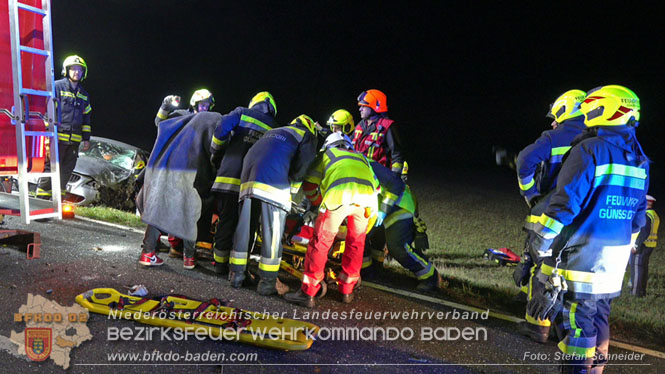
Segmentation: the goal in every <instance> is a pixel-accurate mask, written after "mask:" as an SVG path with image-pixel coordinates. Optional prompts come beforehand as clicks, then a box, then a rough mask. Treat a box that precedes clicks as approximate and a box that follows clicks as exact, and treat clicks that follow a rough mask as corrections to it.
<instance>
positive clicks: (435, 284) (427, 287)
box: [416, 270, 441, 292]
mask: <svg viewBox="0 0 665 374" xmlns="http://www.w3.org/2000/svg"><path fill="white" fill-rule="evenodd" d="M440 285H441V275H439V272H438V271H436V270H434V274H432V275H431V276H429V277H427V278H425V279H423V280H421V281H419V282H418V285H417V286H416V290H418V291H421V292H428V291H434V290H436V289H438V288H440Z"/></svg>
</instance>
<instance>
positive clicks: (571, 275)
mask: <svg viewBox="0 0 665 374" xmlns="http://www.w3.org/2000/svg"><path fill="white" fill-rule="evenodd" d="M648 187H649V164H648V160H647V158H646V156H645V155H644V154H643V152H642V149H641V147H640V145H639V143H638V142H637V139H636V138H635V128H633V127H628V126H617V127H600V128H598V131H597V135H596V136H593V137H590V138H587V139H585V140H583V141H582V142H580V143H579V144H577V145H575V146H574V147H573V148H572V149H571V151H570V154H569V155H568V158H567V159H566V162H565V163H564V164H563V166H562V168H561V172H560V173H559V180H558V186H557V188H556V190H555V191H554V194H553V195H552V197H551V199H550V202H549V204H548V206H547V207H546V209H545V211H544V213H543V214H542V215H541V217H540V219H539V221H538V223H537V224H536V230H535V232H536V233H537V234H538V235H539V236H540V237H541V238H543V239H545V240H544V242H543V246H547V247H548V248H551V249H552V253H551V257H545V258H544V263H543V265H542V268H541V269H542V271H543V273H545V274H548V272H549V273H551V272H552V271H553V269H554V266H555V261H556V258H557V256H558V255H559V253H560V252H562V253H561V263H560V264H559V266H558V271H559V272H560V273H562V274H563V276H564V277H565V278H566V280H567V281H568V292H572V293H573V297H576V298H580V299H584V298H588V299H604V298H613V297H616V296H618V295H619V294H620V292H621V285H622V281H623V273H624V271H625V269H626V264H627V263H628V258H629V256H630V250H631V247H632V244H633V243H634V238H636V237H637V234H638V233H639V231H640V228H641V227H642V226H643V225H644V224H645V221H646V217H645V210H646V191H648ZM552 240H553V241H552ZM550 243H551V246H550ZM536 250H537V251H539V252H540V253H545V251H546V250H547V248H536Z"/></svg>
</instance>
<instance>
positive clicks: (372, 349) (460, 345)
mask: <svg viewBox="0 0 665 374" xmlns="http://www.w3.org/2000/svg"><path fill="white" fill-rule="evenodd" d="M7 228H12V229H16V228H23V229H30V230H32V231H38V232H40V233H41V237H42V242H43V244H42V250H41V258H40V259H36V260H26V259H25V253H24V252H21V251H20V250H18V249H17V248H16V247H12V246H4V247H2V248H0V274H1V275H0V279H2V282H0V290H1V291H0V295H2V296H3V297H2V303H0V361H1V363H0V372H7V373H19V372H20V373H51V372H53V373H59V372H63V369H62V368H61V367H59V366H56V365H55V364H54V363H53V361H51V360H46V361H44V362H33V361H30V360H29V359H28V358H26V356H24V355H18V354H17V352H16V350H17V349H16V345H14V344H13V343H11V342H10V341H9V339H8V337H9V336H10V334H11V331H12V330H14V331H17V332H21V331H23V329H24V328H25V325H24V324H23V323H21V322H14V320H13V315H14V313H16V312H17V311H18V309H19V307H20V306H21V305H22V304H24V303H25V302H26V299H27V294H28V293H32V294H38V295H42V296H44V297H46V298H48V299H50V300H53V301H56V302H58V303H59V304H60V305H63V306H69V305H72V304H73V303H74V298H75V296H76V295H78V294H80V293H82V292H84V291H86V290H88V289H92V288H97V287H112V288H116V289H118V290H124V286H126V285H134V284H143V285H145V286H146V287H147V288H148V290H149V291H150V294H151V295H162V294H168V293H177V294H182V295H187V296H189V297H191V298H196V299H200V300H207V299H210V298H212V297H218V298H226V299H230V300H232V301H233V302H232V305H233V306H236V307H240V308H243V309H248V310H254V311H269V312H272V313H274V312H278V313H284V315H285V316H287V317H291V318H294V317H295V318H299V319H306V320H307V321H309V322H312V323H315V324H318V325H319V326H321V327H322V335H321V337H320V339H319V340H318V341H315V342H314V344H313V346H312V347H311V348H310V349H309V350H307V351H293V352H283V351H278V350H272V349H265V348H259V347H255V346H251V345H243V344H239V343H235V342H225V341H214V340H210V339H204V340H197V339H196V338H192V337H190V338H189V339H187V341H183V340H181V341H176V340H173V339H172V338H173V335H169V336H167V338H166V339H162V338H161V336H153V339H151V340H148V341H145V340H144V341H135V340H129V341H110V340H109V337H110V333H109V331H111V330H109V329H113V328H115V327H130V328H132V329H133V328H135V327H139V326H144V325H141V324H139V323H136V322H133V321H115V320H109V319H108V318H107V317H106V316H103V315H99V314H91V317H90V320H89V321H88V323H87V325H88V327H89V328H90V331H91V333H92V335H93V339H92V340H90V341H87V342H84V343H83V344H81V346H80V347H76V348H73V350H72V351H71V355H70V357H71V366H70V368H69V369H68V370H67V372H70V373H93V372H94V373H106V372H117V371H121V372H123V373H146V372H157V371H162V370H167V371H168V372H173V373H180V372H183V373H244V372H258V373H347V372H353V373H400V374H406V373H554V372H557V369H556V362H557V361H556V355H557V348H556V343H555V342H550V343H548V344H546V345H540V344H536V343H532V342H531V341H529V340H528V339H527V338H524V337H522V336H521V335H519V334H518V333H517V326H516V325H515V324H514V323H512V322H505V321H501V320H497V319H492V318H490V319H483V318H481V317H475V318H468V319H464V315H463V314H462V312H463V311H462V310H456V309H451V308H448V307H445V306H442V305H439V304H433V303H428V302H424V301H421V300H417V299H412V298H407V297H403V296H399V295H395V294H392V293H388V292H383V291H379V290H376V289H372V288H369V287H362V288H361V289H360V290H358V291H357V296H356V300H355V301H354V302H353V304H351V305H345V304H342V303H340V302H338V301H337V298H338V294H337V292H336V291H335V290H331V291H330V292H329V294H328V295H327V296H326V298H324V299H323V300H321V301H319V303H318V305H317V308H316V309H315V311H317V312H320V313H321V315H318V316H313V315H312V314H310V315H307V314H306V313H311V312H312V311H311V310H308V309H305V308H300V307H294V306H292V305H291V304H288V303H287V302H285V301H284V300H283V299H281V298H279V297H261V296H259V295H258V294H256V292H255V291H254V290H252V289H240V290H236V289H233V288H231V287H230V286H229V283H228V281H226V280H225V279H221V278H220V277H218V276H216V275H215V274H214V273H213V272H212V271H210V269H209V268H206V267H205V266H204V267H197V268H196V269H195V270H184V269H183V267H182V261H181V260H179V259H171V258H168V256H167V255H166V254H165V253H163V254H161V257H162V258H163V259H165V260H166V264H165V265H164V266H162V267H160V268H143V267H142V266H140V265H138V263H137V260H138V257H139V252H140V244H141V239H142V237H143V235H142V234H141V233H140V232H136V231H131V230H123V229H119V228H115V227H109V226H105V225H101V224H99V223H94V222H89V221H82V220H66V221H53V222H50V223H32V224H31V225H29V227H25V226H23V225H22V224H20V222H19V220H18V218H16V217H5V224H4V225H3V226H1V227H0V229H7ZM95 247H98V248H101V250H99V249H95ZM282 279H283V280H284V281H285V282H286V283H287V284H289V285H290V286H291V287H297V286H298V284H299V283H298V282H297V281H295V279H294V278H292V277H291V276H288V275H283V276H282ZM409 282H411V281H410V280H405V281H403V282H399V284H398V283H395V284H393V286H394V287H396V288H397V287H404V286H405V285H406V286H409V285H410V283H409ZM324 312H329V313H331V314H332V313H333V312H337V313H340V314H339V315H338V316H337V318H333V317H332V316H326V315H324ZM344 312H346V316H347V318H345V319H342V316H341V313H344ZM377 312H378V313H379V314H380V315H379V316H378V318H377V315H376V313H377ZM384 312H388V313H387V314H384ZM390 312H401V313H402V314H400V316H399V317H395V316H394V315H390ZM404 312H406V314H407V315H408V317H407V318H403V317H404V315H403V313H404ZM438 312H440V314H439V315H437V314H436V313H438ZM431 313H433V314H431ZM337 327H345V328H349V329H351V328H354V327H359V328H371V331H375V332H376V331H379V332H380V331H381V329H384V330H390V331H393V332H394V333H395V332H397V333H399V337H397V338H395V339H392V338H391V337H390V338H385V337H383V336H382V335H381V334H380V333H379V334H377V335H376V337H373V336H372V335H371V334H365V335H363V337H362V338H356V339H346V340H345V339H343V338H341V337H338V336H334V332H333V331H334V330H332V329H333V328H337ZM366 331H370V330H366ZM434 331H436V332H437V333H436V335H434V336H432V332H434ZM457 331H467V333H468V334H469V335H468V336H467V339H466V340H465V339H463V338H462V337H461V336H459V335H458V334H457ZM324 333H325V336H324ZM169 337H170V338H171V340H169ZM455 337H457V338H455ZM610 352H611V353H612V354H629V353H630V352H629V351H624V350H621V349H617V348H611V351H610ZM112 353H130V354H138V356H139V357H140V359H139V360H136V361H134V362H131V363H129V362H124V363H122V364H121V363H119V362H118V361H112V360H111V359H110V357H109V354H112ZM167 353H171V359H170V360H169V359H167V358H168V357H167V356H166V354H167ZM188 353H189V357H194V355H195V354H197V353H199V354H205V353H208V354H211V353H215V354H219V356H221V354H224V355H225V356H224V357H225V358H224V359H225V361H224V362H223V365H222V364H221V362H220V361H219V360H214V361H212V360H206V361H200V360H199V361H196V362H195V361H187V360H186V357H187V354H188ZM176 355H180V356H181V357H180V359H179V360H174V359H173V356H176ZM232 356H233V357H232ZM639 357H640V356H638V359H617V360H613V361H612V362H611V366H610V367H608V368H607V371H606V372H611V373H658V372H662V370H660V369H659V368H660V367H663V365H665V360H663V359H657V358H654V357H652V356H648V355H645V356H642V358H641V359H639ZM243 358H244V360H243Z"/></svg>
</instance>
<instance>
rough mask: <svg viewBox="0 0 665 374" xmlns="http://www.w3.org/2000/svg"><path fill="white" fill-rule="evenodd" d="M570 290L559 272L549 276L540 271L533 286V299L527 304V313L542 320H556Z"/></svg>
mask: <svg viewBox="0 0 665 374" xmlns="http://www.w3.org/2000/svg"><path fill="white" fill-rule="evenodd" d="M567 290H568V285H567V284H566V280H565V279H564V278H563V277H562V276H560V275H559V274H557V273H552V275H550V276H547V275H544V274H543V273H541V272H540V270H539V271H538V274H536V276H534V278H533V282H532V287H531V300H529V303H528V304H527V305H526V310H527V314H528V315H530V316H532V317H534V318H538V319H540V320H546V319H547V320H550V321H554V317H556V315H557V314H558V313H559V312H560V311H561V309H562V308H563V296H564V295H565V293H566V291H567Z"/></svg>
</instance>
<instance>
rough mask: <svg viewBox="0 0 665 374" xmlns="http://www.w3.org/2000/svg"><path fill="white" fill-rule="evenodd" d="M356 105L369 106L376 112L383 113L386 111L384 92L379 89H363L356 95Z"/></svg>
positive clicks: (386, 104)
mask: <svg viewBox="0 0 665 374" xmlns="http://www.w3.org/2000/svg"><path fill="white" fill-rule="evenodd" d="M358 106H366V107H370V108H372V110H374V111H375V112H377V113H385V112H387V111H388V102H387V99H386V94H384V93H383V92H381V91H379V90H367V91H363V92H362V93H361V94H360V95H359V96H358Z"/></svg>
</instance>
